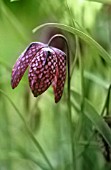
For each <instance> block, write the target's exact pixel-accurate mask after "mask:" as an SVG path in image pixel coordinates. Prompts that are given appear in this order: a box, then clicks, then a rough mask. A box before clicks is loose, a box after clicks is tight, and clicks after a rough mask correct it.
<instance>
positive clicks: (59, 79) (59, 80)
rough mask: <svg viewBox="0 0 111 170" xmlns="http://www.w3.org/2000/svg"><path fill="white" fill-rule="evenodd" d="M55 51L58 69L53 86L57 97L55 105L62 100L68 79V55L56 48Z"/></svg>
mask: <svg viewBox="0 0 111 170" xmlns="http://www.w3.org/2000/svg"><path fill="white" fill-rule="evenodd" d="M53 50H54V51H55V52H56V56H57V67H56V74H55V77H54V80H53V82H52V86H53V90H54V95H55V103H57V102H58V101H59V100H60V99H61V96H62V93H63V89H64V84H65V79H66V54H65V53H64V52H62V51H61V50H58V49H56V48H53Z"/></svg>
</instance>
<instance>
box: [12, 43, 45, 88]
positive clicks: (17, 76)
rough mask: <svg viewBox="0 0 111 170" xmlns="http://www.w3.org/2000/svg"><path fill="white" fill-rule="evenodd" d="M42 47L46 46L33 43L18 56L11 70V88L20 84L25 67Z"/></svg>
mask: <svg viewBox="0 0 111 170" xmlns="http://www.w3.org/2000/svg"><path fill="white" fill-rule="evenodd" d="M44 46H46V45H45V44H43V43H39V42H33V43H31V44H30V45H29V47H28V48H26V50H25V51H24V52H23V53H22V54H21V55H20V57H19V58H18V60H17V61H16V63H15V65H14V66H13V69H12V79H11V86H12V88H13V89H14V88H15V87H16V86H17V85H18V83H19V82H20V80H21V78H22V76H23V75H24V72H25V71H26V69H27V67H28V66H29V64H30V63H31V61H32V59H33V58H34V57H35V55H36V54H37V52H38V50H39V49H41V48H42V47H44Z"/></svg>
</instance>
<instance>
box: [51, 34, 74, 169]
mask: <svg viewBox="0 0 111 170" xmlns="http://www.w3.org/2000/svg"><path fill="white" fill-rule="evenodd" d="M58 37H60V38H62V39H64V41H65V43H66V47H67V65H68V70H67V71H68V86H67V92H68V101H67V104H68V113H69V114H68V117H69V124H70V140H71V152H72V154H71V155H72V165H73V166H72V169H75V153H74V138H73V122H72V114H71V95H70V91H71V90H70V57H69V45H68V41H67V39H66V37H65V36H63V35H61V34H56V35H54V36H53V37H51V39H50V40H49V42H48V45H50V44H51V42H52V41H53V40H54V39H55V38H58Z"/></svg>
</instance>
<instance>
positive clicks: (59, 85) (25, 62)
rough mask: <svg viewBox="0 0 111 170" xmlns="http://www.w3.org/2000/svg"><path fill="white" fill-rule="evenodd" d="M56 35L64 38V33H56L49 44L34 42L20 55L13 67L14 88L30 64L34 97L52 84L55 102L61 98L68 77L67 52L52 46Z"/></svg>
mask: <svg viewBox="0 0 111 170" xmlns="http://www.w3.org/2000/svg"><path fill="white" fill-rule="evenodd" d="M56 37H62V38H64V36H62V35H55V36H53V37H52V38H51V39H50V40H49V42H48V44H44V43H40V42H32V43H31V44H30V45H29V47H28V48H26V50H25V51H24V52H23V53H22V54H21V55H20V57H19V58H18V60H17V61H16V63H15V65H14V66H13V69H12V79H11V85H12V88H13V89H14V88H15V87H17V85H18V84H19V82H20V80H21V78H22V76H23V75H24V72H25V71H26V69H27V67H28V66H29V73H28V79H29V85H30V88H31V91H32V93H33V95H34V97H37V96H38V95H41V94H42V93H43V92H45V91H46V90H47V89H48V87H49V86H50V85H51V84H52V87H53V90H54V95H55V102H56V103H57V102H58V101H59V100H60V99H61V96H62V93H63V89H64V83H65V79H66V54H65V53H64V52H63V51H61V50H60V49H58V48H54V47H52V46H50V44H51V42H52V41H53V40H54V38H56ZM64 39H65V38H64Z"/></svg>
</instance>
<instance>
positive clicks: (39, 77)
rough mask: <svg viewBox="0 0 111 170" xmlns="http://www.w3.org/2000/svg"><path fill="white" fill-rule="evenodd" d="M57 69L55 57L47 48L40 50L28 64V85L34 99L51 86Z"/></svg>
mask: <svg viewBox="0 0 111 170" xmlns="http://www.w3.org/2000/svg"><path fill="white" fill-rule="evenodd" d="M56 67H57V55H56V53H55V52H54V51H53V50H52V49H51V48H49V47H46V48H41V49H40V50H39V51H38V52H37V54H36V56H35V57H34V58H33V60H32V62H31V63H30V69H29V76H28V77H29V84H30V88H31V90H32V93H33V94H34V96H35V97H37V96H38V95H40V94H42V93H43V92H44V91H46V90H47V88H48V87H49V86H50V85H51V84H52V81H53V79H54V77H55V73H56Z"/></svg>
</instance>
